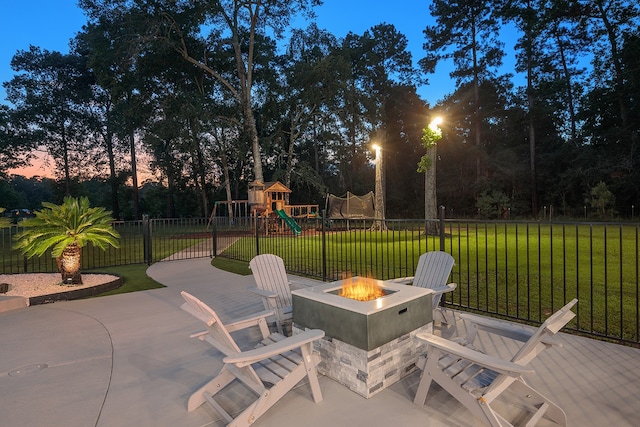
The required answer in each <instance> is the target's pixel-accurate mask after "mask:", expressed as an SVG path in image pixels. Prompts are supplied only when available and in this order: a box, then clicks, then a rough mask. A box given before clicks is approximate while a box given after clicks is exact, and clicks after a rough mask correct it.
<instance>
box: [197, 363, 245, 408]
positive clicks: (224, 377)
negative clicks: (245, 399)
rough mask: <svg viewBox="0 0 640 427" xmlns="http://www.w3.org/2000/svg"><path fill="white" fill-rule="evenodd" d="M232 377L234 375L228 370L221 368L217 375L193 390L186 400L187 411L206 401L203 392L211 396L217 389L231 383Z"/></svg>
mask: <svg viewBox="0 0 640 427" xmlns="http://www.w3.org/2000/svg"><path fill="white" fill-rule="evenodd" d="M234 379H235V377H234V376H233V375H232V374H231V373H230V372H229V371H227V370H226V369H223V370H222V372H220V374H218V376H217V377H215V378H213V379H211V380H210V381H209V382H207V383H206V384H205V385H203V386H202V387H200V388H199V389H198V390H196V391H195V392H193V394H192V395H191V397H189V401H188V402H187V411H188V412H191V411H193V410H194V409H196V408H198V407H199V406H200V405H202V404H203V403H204V402H205V401H206V399H205V397H204V393H205V392H208V393H209V395H211V396H213V395H215V394H216V393H217V392H218V391H220V390H222V389H223V388H225V387H226V386H227V385H229V383H231V382H232V381H233V380H234Z"/></svg>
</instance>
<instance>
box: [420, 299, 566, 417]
mask: <svg viewBox="0 0 640 427" xmlns="http://www.w3.org/2000/svg"><path fill="white" fill-rule="evenodd" d="M577 302H578V300H577V299H574V300H572V301H571V302H570V303H568V304H567V305H565V306H564V307H562V308H561V309H560V310H558V311H557V312H556V313H554V314H553V315H551V317H549V318H548V319H547V320H546V321H545V322H544V323H543V324H542V325H541V326H540V327H539V328H538V329H537V330H536V331H535V332H533V333H532V332H531V331H530V330H527V329H524V328H522V327H518V326H516V325H514V324H512V323H510V322H504V321H499V320H495V319H489V318H484V317H480V316H472V315H464V314H463V315H461V317H462V318H463V319H464V320H465V321H466V322H468V323H469V325H468V326H469V334H468V335H467V337H466V338H464V339H459V340H457V341H455V342H454V341H449V340H447V339H444V338H442V337H438V336H436V335H433V334H426V333H420V334H417V337H418V338H420V339H422V340H424V341H426V342H427V355H426V362H425V358H422V359H421V360H420V361H419V362H418V366H419V367H420V368H421V369H422V370H423V372H422V377H421V379H420V385H419V386H418V390H417V392H416V396H415V399H414V403H415V404H417V405H420V406H422V405H424V403H425V401H426V398H427V393H428V392H429V388H430V386H431V381H432V380H433V381H435V382H437V383H438V384H439V385H440V386H441V387H442V388H444V389H445V390H446V391H447V392H449V394H451V395H452V396H453V397H455V398H456V399H457V400H458V401H459V402H460V403H462V404H463V405H464V406H466V407H467V408H468V409H469V410H470V411H471V412H472V413H473V415H475V416H476V417H477V418H478V419H480V420H482V421H483V422H484V423H485V424H487V425H489V426H493V427H505V426H512V424H511V422H510V421H508V420H507V419H506V416H505V415H501V414H499V413H498V412H497V411H496V408H495V406H494V405H493V403H494V401H495V400H496V399H497V398H498V397H500V396H502V395H503V394H504V395H505V396H507V395H508V396H510V397H517V398H519V400H520V401H521V402H524V404H525V405H526V408H527V411H528V415H529V417H528V419H527V420H525V421H526V423H525V422H523V423H522V424H523V425H526V426H533V425H535V424H536V423H537V422H538V421H540V420H541V419H542V418H547V419H549V420H551V421H553V422H555V423H556V424H558V425H562V426H566V425H567V417H566V414H565V413H564V411H563V410H562V409H561V408H560V407H559V406H558V405H556V404H555V403H553V402H552V401H551V400H549V399H548V398H547V397H545V396H544V395H542V394H541V393H540V392H538V391H536V390H534V389H533V388H532V387H530V386H529V385H528V384H527V383H526V381H525V379H524V378H523V375H524V374H531V373H534V371H533V369H531V368H529V367H528V366H527V365H528V364H529V362H531V360H533V359H534V358H535V357H536V356H537V355H538V354H539V353H541V352H542V351H543V350H545V349H546V348H548V347H550V346H552V345H554V344H558V343H557V342H556V341H555V340H554V339H553V336H554V335H555V334H556V333H557V332H558V331H559V330H560V329H562V328H563V327H564V326H565V325H566V324H567V323H568V322H569V321H570V320H571V319H573V318H574V317H575V314H574V313H573V312H572V311H571V308H572V307H573V306H574V305H575V304H576V303H577ZM478 330H485V331H488V332H490V333H493V334H499V335H502V336H506V337H509V338H512V339H516V340H519V341H524V342H525V344H524V345H523V346H522V347H520V349H519V350H518V352H517V353H516V354H515V355H514V356H513V357H512V358H511V360H503V359H500V358H497V357H493V356H490V355H487V354H484V353H481V352H480V351H478V350H476V349H474V348H473V341H474V339H475V337H476V334H477V331H478Z"/></svg>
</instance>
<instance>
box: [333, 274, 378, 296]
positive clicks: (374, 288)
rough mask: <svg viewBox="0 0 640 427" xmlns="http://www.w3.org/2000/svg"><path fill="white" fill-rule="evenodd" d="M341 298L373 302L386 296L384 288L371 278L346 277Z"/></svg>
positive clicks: (340, 294)
mask: <svg viewBox="0 0 640 427" xmlns="http://www.w3.org/2000/svg"><path fill="white" fill-rule="evenodd" d="M338 295H339V296H341V297H345V298H350V299H353V300H356V301H371V300H374V299H376V298H380V297H383V296H384V295H385V292H384V290H383V289H382V286H380V285H379V284H378V281H377V280H375V279H373V278H371V277H366V278H365V277H345V278H343V279H342V289H341V290H340V292H339V293H338Z"/></svg>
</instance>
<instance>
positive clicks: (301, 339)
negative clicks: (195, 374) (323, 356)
mask: <svg viewBox="0 0 640 427" xmlns="http://www.w3.org/2000/svg"><path fill="white" fill-rule="evenodd" d="M323 336H324V331H322V330H320V329H310V330H308V331H305V332H302V333H300V334H296V335H293V336H290V337H287V338H285V339H283V340H280V341H277V342H275V343H273V344H269V345H266V346H264V347H258V348H256V349H253V350H248V351H243V352H241V353H238V354H234V355H232V356H227V357H225V358H224V359H222V361H223V362H224V363H231V364H234V365H236V366H238V367H239V368H242V367H243V366H248V365H251V364H252V363H256V362H259V361H261V360H265V359H268V358H270V357H273V356H277V355H279V354H282V353H284V352H286V351H289V350H294V349H296V348H300V347H302V346H303V345H305V344H307V343H310V342H313V341H315V340H318V339H320V338H322V337H323Z"/></svg>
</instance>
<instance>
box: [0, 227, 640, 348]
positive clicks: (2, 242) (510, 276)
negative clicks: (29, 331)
mask: <svg viewBox="0 0 640 427" xmlns="http://www.w3.org/2000/svg"><path fill="white" fill-rule="evenodd" d="M296 221H297V225H299V226H300V228H301V231H299V230H298V231H295V232H294V230H292V229H290V228H289V227H290V226H291V224H287V223H286V222H285V221H283V220H282V219H279V218H278V219H276V218H269V219H263V218H258V219H256V218H253V217H247V218H244V217H243V218H232V219H230V218H228V217H222V218H217V219H216V221H213V222H212V223H211V224H209V223H208V220H207V219H206V218H202V219H166V220H159V219H149V218H144V219H143V220H142V221H129V222H121V223H117V224H115V227H116V229H117V230H118V231H119V232H120V234H121V236H122V237H121V239H120V248H119V249H114V248H109V249H108V250H107V251H101V250H95V249H93V248H91V247H87V248H85V250H84V253H83V265H82V268H83V269H84V270H95V269H100V268H104V267H112V266H118V265H127V264H141V263H146V264H151V263H153V262H157V261H162V260H168V259H186V258H196V257H211V256H213V255H214V254H216V255H217V256H220V257H226V258H229V259H235V260H240V261H243V262H248V261H249V260H251V258H253V257H254V256H255V255H257V254H260V253H274V254H277V255H279V256H281V257H282V258H283V259H284V261H285V265H286V267H287V270H288V271H289V272H291V273H294V274H299V275H304V276H309V277H314V278H318V279H322V280H325V281H331V280H338V279H340V278H342V276H343V274H345V273H349V274H352V275H360V276H363V275H368V276H373V277H376V278H379V279H389V278H396V277H407V276H413V274H414V271H415V268H416V265H417V262H418V258H419V256H420V255H421V254H422V253H424V252H427V251H433V250H444V251H446V252H448V253H450V254H451V255H453V257H454V258H455V260H456V264H455V266H454V269H453V273H452V277H451V281H453V282H456V283H458V287H457V289H456V291H455V292H453V293H450V294H447V295H446V296H445V297H444V298H443V303H444V304H445V305H447V306H450V307H454V308H459V309H463V310H470V311H475V312H479V313H485V314H489V315H492V316H497V317H503V318H508V319H513V320H518V321H524V322H529V323H533V324H536V323H540V322H541V321H542V320H544V319H545V318H546V317H547V316H548V315H549V314H551V313H552V312H554V311H555V310H557V309H558V308H559V307H561V306H562V305H564V303H565V302H567V301H569V300H571V299H572V298H574V297H577V298H578V299H579V303H578V307H577V316H576V319H574V320H573V321H572V322H571V323H570V324H569V329H573V330H574V331H575V332H579V333H584V334H587V335H590V336H593V337H598V338H603V339H609V340H614V341H616V342H620V343H625V344H628V345H634V346H638V345H640V312H639V307H640V279H639V278H640V261H639V253H640V250H639V249H640V248H639V245H640V238H639V233H640V224H636V223H586V222H584V223H583V222H580V223H578V222H564V223H560V222H533V221H531V222H527V221H475V220H473V221H472V220H459V219H444V218H440V220H436V221H424V220H385V221H384V223H380V222H379V221H375V220H372V219H358V220H342V219H324V220H323V219H320V218H301V219H296ZM374 225H375V226H376V227H374ZM379 225H383V226H384V227H382V230H381V231H377V230H376V229H377V228H380V227H377V226H379ZM296 228H297V227H296ZM17 231H19V228H18V227H13V228H5V229H0V274H12V273H24V272H54V271H56V265H55V261H54V260H53V259H52V258H51V257H49V256H44V257H41V258H33V259H26V258H24V257H23V256H22V255H20V254H19V253H18V252H16V251H14V250H12V249H11V242H12V240H13V236H14V235H15V233H16V232H17ZM425 231H428V232H425Z"/></svg>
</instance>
